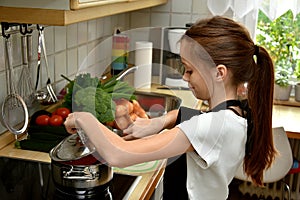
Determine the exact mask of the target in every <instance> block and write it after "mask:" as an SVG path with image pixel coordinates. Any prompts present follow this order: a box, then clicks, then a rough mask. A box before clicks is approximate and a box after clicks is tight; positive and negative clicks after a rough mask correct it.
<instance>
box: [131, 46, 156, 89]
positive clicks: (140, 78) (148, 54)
mask: <svg viewBox="0 0 300 200" xmlns="http://www.w3.org/2000/svg"><path fill="white" fill-rule="evenodd" d="M152 47H153V44H152V42H148V41H137V42H136V43H135V65H136V66H137V67H138V68H137V70H136V71H135V72H134V87H135V88H151V77H152Z"/></svg>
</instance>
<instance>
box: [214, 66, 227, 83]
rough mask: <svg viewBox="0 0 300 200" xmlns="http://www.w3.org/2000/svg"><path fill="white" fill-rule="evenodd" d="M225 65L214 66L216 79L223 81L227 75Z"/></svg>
mask: <svg viewBox="0 0 300 200" xmlns="http://www.w3.org/2000/svg"><path fill="white" fill-rule="evenodd" d="M227 73H228V71H227V67H226V66H225V65H218V66H217V67H216V78H217V81H224V79H225V78H226V76H227Z"/></svg>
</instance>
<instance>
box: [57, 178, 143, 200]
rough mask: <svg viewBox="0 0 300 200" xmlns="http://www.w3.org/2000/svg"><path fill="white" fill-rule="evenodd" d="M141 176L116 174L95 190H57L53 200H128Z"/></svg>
mask: <svg viewBox="0 0 300 200" xmlns="http://www.w3.org/2000/svg"><path fill="white" fill-rule="evenodd" d="M140 178H141V176H133V175H126V174H117V173H114V175H113V178H112V180H111V181H110V182H109V183H107V184H105V185H103V186H98V187H94V188H86V189H81V190H80V191H78V190H77V192H75V191H76V189H72V188H56V189H55V192H54V198H53V199H52V200H79V199H84V200H126V199H128V197H129V196H130V194H131V193H132V191H133V190H134V188H135V186H136V185H137V184H138V182H139V180H140Z"/></svg>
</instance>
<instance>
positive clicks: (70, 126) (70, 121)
mask: <svg viewBox="0 0 300 200" xmlns="http://www.w3.org/2000/svg"><path fill="white" fill-rule="evenodd" d="M75 115H76V113H70V114H69V115H68V117H67V118H66V120H65V122H64V125H65V127H66V130H67V132H68V133H71V134H74V133H77V129H76V128H77V127H76V125H75V120H76V119H75Z"/></svg>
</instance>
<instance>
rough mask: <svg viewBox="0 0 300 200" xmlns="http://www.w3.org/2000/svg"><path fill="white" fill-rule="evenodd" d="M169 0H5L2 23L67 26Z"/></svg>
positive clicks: (0, 2) (2, 1)
mask: <svg viewBox="0 0 300 200" xmlns="http://www.w3.org/2000/svg"><path fill="white" fill-rule="evenodd" d="M167 1H168V0H26V1H24V0H14V1H11V0H1V1H0V13H1V14H0V22H9V23H25V24H44V25H53V26H65V25H68V24H72V23H77V22H81V21H86V20H90V19H95V18H100V17H104V16H109V15H114V14H119V13H124V12H129V11H134V10H138V9H144V8H150V7H154V6H158V5H162V4H165V3H167Z"/></svg>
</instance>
